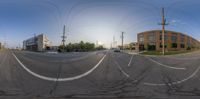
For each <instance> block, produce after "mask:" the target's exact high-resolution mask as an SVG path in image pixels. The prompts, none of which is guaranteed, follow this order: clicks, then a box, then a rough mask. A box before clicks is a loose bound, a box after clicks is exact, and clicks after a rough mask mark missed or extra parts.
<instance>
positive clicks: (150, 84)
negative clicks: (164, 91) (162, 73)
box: [143, 66, 200, 86]
mask: <svg viewBox="0 0 200 99" xmlns="http://www.w3.org/2000/svg"><path fill="white" fill-rule="evenodd" d="M199 70H200V66H199V67H198V68H197V69H196V70H195V71H194V72H193V73H192V74H191V75H190V76H188V77H186V78H185V79H182V80H179V81H175V82H170V83H169V84H165V83H160V84H156V83H143V84H144V85H149V86H166V85H172V84H180V83H183V82H185V81H187V80H189V79H191V78H193V77H194V76H195V75H196V74H197V73H198V72H199Z"/></svg>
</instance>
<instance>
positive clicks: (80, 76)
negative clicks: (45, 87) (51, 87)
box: [12, 53, 106, 81]
mask: <svg viewBox="0 0 200 99" xmlns="http://www.w3.org/2000/svg"><path fill="white" fill-rule="evenodd" d="M12 55H13V56H14V57H15V59H16V60H17V61H18V63H19V64H20V65H21V66H22V67H23V68H24V69H25V70H26V71H27V72H29V73H30V74H31V75H33V76H35V77H37V78H40V79H43V80H48V81H71V80H76V79H80V78H82V77H85V76H87V75H88V74H90V73H91V72H93V71H94V70H95V69H96V68H97V67H98V66H99V64H101V62H102V61H103V60H104V58H105V57H106V54H105V55H104V56H103V57H102V58H101V60H100V61H99V62H98V63H97V64H96V65H95V66H94V67H93V68H92V69H90V70H89V71H87V72H85V73H83V74H81V75H78V76H74V77H69V78H58V79H57V78H53V77H47V76H43V75H40V74H37V73H34V72H33V71H31V70H30V69H28V68H27V67H26V66H25V65H24V64H22V62H21V61H20V60H19V59H18V58H17V56H16V55H15V54H14V53H12Z"/></svg>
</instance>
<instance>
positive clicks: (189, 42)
mask: <svg viewBox="0 0 200 99" xmlns="http://www.w3.org/2000/svg"><path fill="white" fill-rule="evenodd" d="M187 46H188V47H190V46H191V41H190V38H189V37H188V40H187Z"/></svg>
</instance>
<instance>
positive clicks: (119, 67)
mask: <svg viewBox="0 0 200 99" xmlns="http://www.w3.org/2000/svg"><path fill="white" fill-rule="evenodd" d="M114 62H115V64H116V65H117V67H118V69H119V70H120V71H121V72H122V73H123V74H124V75H125V76H126V77H130V76H129V75H128V74H127V73H126V72H125V71H123V69H122V68H121V66H120V65H119V64H118V63H117V62H116V61H114Z"/></svg>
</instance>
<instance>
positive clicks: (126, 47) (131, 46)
mask: <svg viewBox="0 0 200 99" xmlns="http://www.w3.org/2000/svg"><path fill="white" fill-rule="evenodd" d="M118 48H120V49H122V46H121V45H119V46H118ZM123 49H124V50H138V43H137V42H131V43H129V44H124V45H123Z"/></svg>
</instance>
